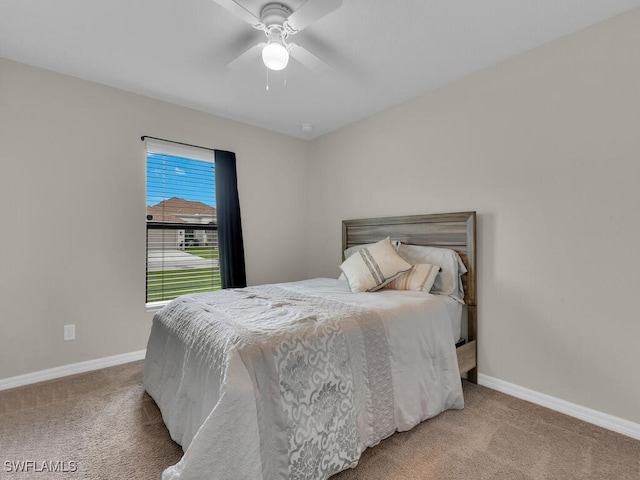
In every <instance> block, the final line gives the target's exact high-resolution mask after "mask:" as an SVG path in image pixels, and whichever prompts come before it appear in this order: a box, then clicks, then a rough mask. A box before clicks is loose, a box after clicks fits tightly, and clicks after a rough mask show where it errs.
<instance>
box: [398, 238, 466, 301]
mask: <svg viewBox="0 0 640 480" xmlns="http://www.w3.org/2000/svg"><path fill="white" fill-rule="evenodd" d="M398 255H400V256H401V257H402V258H403V259H405V260H406V261H407V262H409V263H411V264H414V265H415V264H418V263H430V264H432V265H436V266H438V267H440V268H441V269H442V270H441V271H440V274H439V275H437V276H436V280H435V282H434V283H433V288H432V289H431V293H437V294H442V295H451V296H453V297H455V298H457V299H459V300H462V299H463V298H464V289H463V288H462V280H461V279H460V276H461V275H462V274H464V273H466V272H467V268H466V267H465V266H464V263H463V262H462V259H461V258H460V256H459V255H458V254H457V253H456V252H455V250H451V249H449V248H440V247H425V246H421V245H406V244H404V243H401V244H400V246H399V247H398Z"/></svg>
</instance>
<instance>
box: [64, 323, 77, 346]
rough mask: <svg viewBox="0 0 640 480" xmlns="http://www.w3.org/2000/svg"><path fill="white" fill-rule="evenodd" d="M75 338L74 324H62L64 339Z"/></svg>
mask: <svg viewBox="0 0 640 480" xmlns="http://www.w3.org/2000/svg"><path fill="white" fill-rule="evenodd" d="M75 339H76V326H75V324H71V325H65V326H64V340H65V342H66V341H67V340H75Z"/></svg>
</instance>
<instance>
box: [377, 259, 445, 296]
mask: <svg viewBox="0 0 640 480" xmlns="http://www.w3.org/2000/svg"><path fill="white" fill-rule="evenodd" d="M439 271H440V267H438V266H436V265H431V264H430V263H418V264H416V265H414V266H413V268H412V269H411V270H409V271H408V272H407V273H405V274H404V275H400V276H399V277H398V278H396V279H395V280H393V281H392V282H389V283H387V285H386V286H385V288H390V289H391V290H415V291H418V292H427V293H428V292H429V290H431V287H432V286H433V282H435V280H436V276H437V275H438V272H439Z"/></svg>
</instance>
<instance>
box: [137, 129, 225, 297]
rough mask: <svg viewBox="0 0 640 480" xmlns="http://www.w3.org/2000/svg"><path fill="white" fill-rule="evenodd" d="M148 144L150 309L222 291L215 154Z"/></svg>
mask: <svg viewBox="0 0 640 480" xmlns="http://www.w3.org/2000/svg"><path fill="white" fill-rule="evenodd" d="M145 144H146V159H147V195H146V196H147V217H146V226H147V275H146V303H147V306H155V305H160V304H162V303H166V302H167V301H169V300H173V299H174V298H176V297H178V296H180V295H184V294H188V293H199V292H209V291H213V290H218V289H220V288H221V284H220V267H219V261H218V257H219V255H218V237H217V212H216V191H215V161H214V152H213V151H211V150H207V149H202V148H198V147H189V146H184V145H180V144H174V143H172V142H164V141H160V140H154V139H150V138H148V137H146V138H145Z"/></svg>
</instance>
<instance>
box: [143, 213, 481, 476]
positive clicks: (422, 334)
mask: <svg viewBox="0 0 640 480" xmlns="http://www.w3.org/2000/svg"><path fill="white" fill-rule="evenodd" d="M386 237H389V238H390V239H391V240H393V241H394V242H396V245H404V246H405V247H404V248H410V246H432V247H433V246H435V247H444V248H447V249H452V250H455V251H456V252H457V253H458V255H459V258H460V259H461V260H462V262H463V263H464V267H466V273H465V274H464V275H463V276H462V277H461V279H460V280H461V282H462V285H463V287H464V297H463V298H454V297H453V296H451V295H434V294H429V293H423V292H416V291H393V290H389V289H383V290H379V291H377V292H361V293H354V292H352V291H351V288H350V283H349V281H346V280H344V279H330V278H318V279H311V280H305V281H302V282H292V283H285V284H274V285H263V286H257V287H248V288H244V289H230V290H224V291H222V292H216V293H213V294H196V295H187V296H184V297H180V298H179V299H176V300H174V301H173V302H171V303H170V304H169V305H167V306H165V307H164V308H162V309H161V310H160V311H158V312H157V313H156V315H155V316H154V321H153V326H152V331H151V335H150V337H149V342H148V347H147V355H146V358H145V365H144V386H145V389H146V390H147V392H148V393H149V394H150V395H151V396H152V397H153V398H154V400H155V402H156V403H157V405H158V407H159V408H160V411H161V412H162V416H163V419H164V422H165V424H166V425H167V428H168V430H169V432H170V434H171V437H172V438H173V439H174V440H175V441H176V442H178V443H179V444H180V445H182V447H183V450H184V452H185V454H184V456H183V458H182V459H181V460H180V462H179V463H178V464H176V465H174V466H172V467H169V468H168V469H167V470H166V471H165V472H164V473H163V479H164V480H176V479H178V478H179V479H181V480H190V479H194V480H202V479H251V480H257V479H264V480H270V479H280V478H282V479H285V478H291V479H314V480H322V479H326V478H328V477H330V476H331V475H333V474H335V473H337V472H339V471H342V470H345V469H347V468H351V467H354V466H355V465H356V464H357V462H358V459H359V457H360V454H361V453H362V451H364V449H365V448H367V447H370V446H373V445H375V444H377V443H379V442H380V441H381V440H382V439H384V438H386V437H388V436H390V435H391V434H393V433H394V432H395V431H398V430H400V431H404V430H409V429H410V428H412V427H413V426H415V425H416V424H418V423H420V422H421V421H423V420H426V419H428V418H431V417H433V416H435V415H437V414H439V413H441V412H442V411H444V410H448V409H459V408H462V407H463V405H464V401H463V398H462V388H461V382H460V375H461V374H465V373H466V374H467V375H468V378H469V379H470V380H471V381H474V380H475V368H476V363H477V362H476V354H475V352H476V338H475V333H476V331H477V328H476V321H477V320H476V318H477V317H476V312H475V308H476V297H475V213H474V212H463V213H452V214H436V215H418V216H404V217H387V218H377V219H359V220H346V221H344V222H343V252H344V251H345V250H347V249H349V248H351V247H355V246H357V245H364V244H370V243H372V242H373V243H375V242H379V241H380V240H382V239H385V238H386ZM349 280H350V279H349ZM462 300H464V302H462ZM463 303H464V305H463ZM462 318H465V319H466V322H465V323H467V324H468V326H466V328H463V327H462V325H461V322H460V321H461V319H462ZM463 330H464V331H466V337H467V338H466V339H464V340H462V341H459V340H460V339H459V337H460V333H459V332H461V331H463ZM456 343H457V344H458V346H457V347H456Z"/></svg>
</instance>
